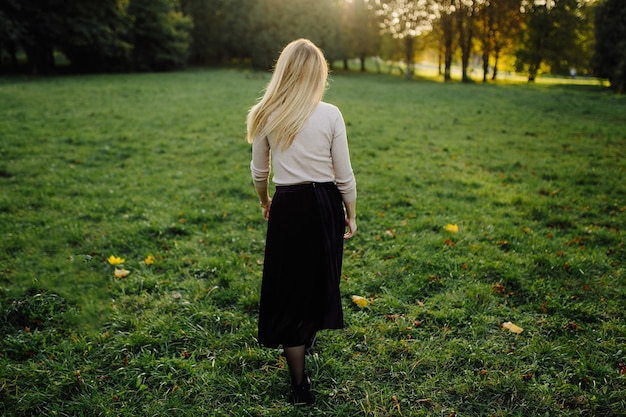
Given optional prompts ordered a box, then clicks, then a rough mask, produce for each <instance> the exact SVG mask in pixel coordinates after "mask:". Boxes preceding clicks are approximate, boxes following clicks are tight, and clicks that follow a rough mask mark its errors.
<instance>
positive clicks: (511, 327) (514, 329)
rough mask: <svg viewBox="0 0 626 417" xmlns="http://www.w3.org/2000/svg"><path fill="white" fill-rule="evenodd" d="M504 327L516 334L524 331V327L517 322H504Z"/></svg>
mask: <svg viewBox="0 0 626 417" xmlns="http://www.w3.org/2000/svg"><path fill="white" fill-rule="evenodd" d="M502 327H503V328H505V329H507V330H509V331H510V332H512V333H515V334H520V333H522V332H523V331H524V329H522V328H521V327H519V326H516V325H515V324H513V323H511V322H510V321H507V322H506V323H502Z"/></svg>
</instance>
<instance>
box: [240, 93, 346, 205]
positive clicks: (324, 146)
mask: <svg viewBox="0 0 626 417" xmlns="http://www.w3.org/2000/svg"><path fill="white" fill-rule="evenodd" d="M270 155H271V166H272V167H273V170H274V176H273V179H272V181H273V183H274V184H275V185H279V186H280V185H294V184H302V183H307V182H332V181H334V182H335V183H336V184H337V188H338V189H339V191H340V192H341V196H342V199H343V201H344V202H351V201H355V200H356V180H355V178H354V173H353V171H352V165H351V163H350V154H349V151H348V139H347V137H346V127H345V124H344V121H343V117H342V115H341V112H340V111H339V109H338V108H337V107H335V106H333V105H332V104H328V103H325V102H320V104H319V105H318V106H317V107H316V108H315V110H314V111H313V113H312V114H311V116H310V117H309V120H307V122H306V123H305V125H304V127H303V129H302V130H301V131H300V132H299V133H298V134H297V135H296V137H295V139H294V141H293V143H292V144H291V146H289V147H288V148H287V149H282V148H281V147H280V146H278V147H277V148H276V149H272V148H271V147H270V141H269V140H268V138H267V137H257V138H254V142H253V143H252V162H251V163H250V170H251V172H252V179H253V180H254V182H255V184H256V185H260V186H266V185H267V181H268V178H269V175H270Z"/></svg>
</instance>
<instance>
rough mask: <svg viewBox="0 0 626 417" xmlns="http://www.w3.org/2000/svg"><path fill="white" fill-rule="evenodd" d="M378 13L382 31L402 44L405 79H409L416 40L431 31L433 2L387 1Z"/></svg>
mask: <svg viewBox="0 0 626 417" xmlns="http://www.w3.org/2000/svg"><path fill="white" fill-rule="evenodd" d="M380 13H381V14H382V16H383V23H382V26H383V30H384V31H386V32H388V33H390V34H391V35H392V36H393V37H394V38H397V39H402V40H403V42H404V51H405V58H406V78H411V77H412V76H413V67H414V62H413V61H414V58H415V51H416V39H417V38H418V37H419V36H420V35H422V34H423V33H425V32H427V31H429V30H431V29H432V24H433V21H434V19H435V3H434V1H433V0H387V1H382V2H381V9H380Z"/></svg>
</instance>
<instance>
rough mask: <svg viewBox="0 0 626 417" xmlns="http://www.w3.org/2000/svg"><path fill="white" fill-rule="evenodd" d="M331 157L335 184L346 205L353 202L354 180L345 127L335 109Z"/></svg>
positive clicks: (354, 194) (354, 192) (354, 193)
mask: <svg viewBox="0 0 626 417" xmlns="http://www.w3.org/2000/svg"><path fill="white" fill-rule="evenodd" d="M331 156H332V159H333V170H334V173H335V182H336V183H337V188H338V189H339V191H340V192H341V196H342V198H343V201H344V202H347V203H348V202H351V201H355V200H356V179H355V178H354V172H353V171H352V164H351V162H350V152H349V149H348V138H347V134H346V125H345V123H344V120H343V116H342V115H341V112H340V111H339V109H337V114H336V117H335V120H334V127H333V141H332V144H331Z"/></svg>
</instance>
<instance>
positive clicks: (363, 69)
mask: <svg viewBox="0 0 626 417" xmlns="http://www.w3.org/2000/svg"><path fill="white" fill-rule="evenodd" d="M360 58H361V72H365V54H361V57H360Z"/></svg>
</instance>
